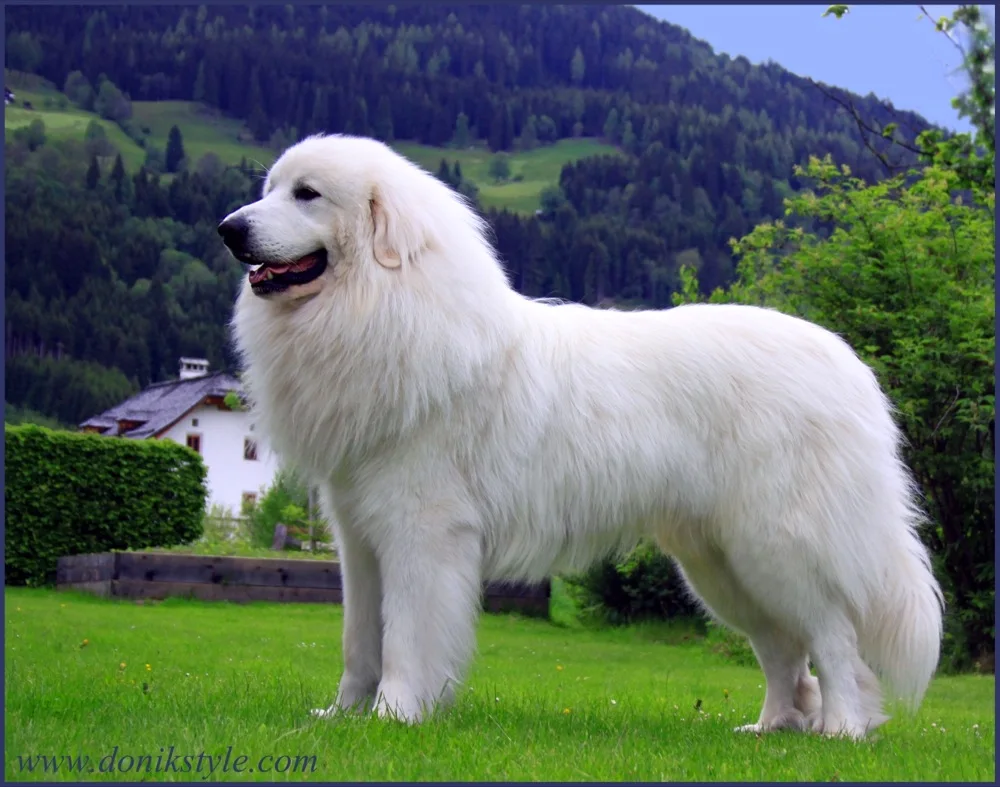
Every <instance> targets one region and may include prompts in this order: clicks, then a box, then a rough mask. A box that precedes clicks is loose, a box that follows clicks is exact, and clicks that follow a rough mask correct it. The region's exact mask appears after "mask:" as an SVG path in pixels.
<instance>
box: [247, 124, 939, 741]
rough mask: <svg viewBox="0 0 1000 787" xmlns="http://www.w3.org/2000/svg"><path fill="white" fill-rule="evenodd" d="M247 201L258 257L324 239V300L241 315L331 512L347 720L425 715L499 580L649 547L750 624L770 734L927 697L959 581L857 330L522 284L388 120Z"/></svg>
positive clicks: (299, 462) (262, 407)
mask: <svg viewBox="0 0 1000 787" xmlns="http://www.w3.org/2000/svg"><path fill="white" fill-rule="evenodd" d="M301 182H305V183H308V184H309V185H310V187H312V188H314V189H315V190H316V191H318V192H320V194H321V195H322V196H321V198H319V199H315V200H313V201H312V202H304V203H303V202H299V201H296V200H295V199H294V197H293V189H294V188H295V186H296V184H298V183H301ZM237 214H238V215H239V216H241V217H243V218H246V219H248V220H249V222H250V235H249V248H250V250H251V252H252V253H255V254H257V255H258V257H259V258H263V259H276V260H278V259H294V258H296V257H298V256H301V255H305V254H308V253H310V252H312V251H314V250H316V249H317V248H320V247H322V248H325V249H326V250H327V251H328V255H329V261H330V265H329V268H328V270H327V271H326V272H325V273H324V274H323V275H322V276H321V277H320V278H319V279H318V280H317V281H316V282H314V283H312V284H310V285H307V286H305V287H303V288H300V290H301V291H297V290H295V289H293V290H292V291H289V292H286V293H283V294H281V295H278V296H275V297H272V298H261V297H256V296H254V295H253V294H252V293H251V291H250V289H249V286H245V287H244V289H243V291H242V292H241V294H240V296H239V299H238V303H237V306H236V311H235V317H234V328H235V335H236V338H237V342H238V346H239V348H240V350H241V352H242V355H243V358H244V361H245V367H246V377H245V379H246V382H247V384H248V390H249V393H250V396H251V399H252V401H253V404H254V406H255V409H256V414H257V418H258V419H259V423H260V426H261V428H262V430H263V432H264V433H265V434H266V435H267V437H268V438H269V440H270V441H271V444H272V446H273V447H274V448H275V449H276V450H277V452H278V453H279V454H280V455H281V456H282V457H284V459H285V460H287V461H289V462H291V463H293V464H294V465H295V466H297V467H298V468H300V469H301V470H302V471H304V472H305V473H307V474H308V475H309V476H310V477H311V478H312V479H313V480H315V482H317V483H318V484H320V485H321V486H322V488H323V490H324V495H323V497H324V500H325V505H326V507H327V510H328V512H329V514H330V517H331V520H333V521H335V522H336V525H335V530H336V537H337V543H338V546H339V552H340V560H341V564H342V569H343V573H344V583H345V584H344V604H345V626H344V655H345V669H344V674H343V678H342V681H341V684H340V689H339V691H338V694H337V698H336V702H335V704H334V705H333V706H332V707H331V710H330V712H333V711H335V710H337V709H343V708H348V707H355V706H359V705H360V704H362V703H363V704H365V705H366V706H370V705H371V703H372V702H374V705H375V708H376V709H377V710H378V712H379V713H380V714H383V715H386V714H390V715H398V716H400V717H402V718H404V719H406V720H408V721H418V720H420V719H421V718H423V717H424V716H425V715H426V713H427V712H428V711H429V710H431V709H432V708H433V707H434V706H435V705H436V704H438V703H439V702H442V701H446V700H448V699H449V698H450V697H451V695H452V693H453V691H454V688H455V686H456V684H457V683H458V682H459V681H460V680H461V678H462V674H463V671H464V669H465V668H466V666H467V663H468V662H469V660H470V658H471V656H472V653H473V649H474V643H475V621H476V616H477V612H478V609H479V600H480V588H481V582H482V581H483V580H484V579H499V578H504V579H520V580H540V579H542V578H544V577H546V576H548V575H550V574H551V573H552V572H556V571H566V570H575V569H581V568H583V567H585V566H587V565H588V564H590V563H591V562H592V561H594V560H595V559H597V558H599V557H601V556H603V555H606V554H608V553H610V552H613V551H616V550H627V549H629V548H630V547H632V546H633V545H634V544H635V543H636V542H637V540H638V539H640V538H641V537H650V538H652V539H654V540H655V541H656V542H657V543H658V544H659V545H660V546H661V547H662V548H663V549H664V550H665V551H666V552H667V553H669V554H671V555H672V556H674V557H675V558H676V559H677V560H678V562H679V563H680V565H681V566H682V567H683V570H684V573H685V576H686V578H687V580H688V582H689V584H690V585H691V587H692V589H693V591H694V592H695V593H696V594H697V595H698V596H699V597H700V598H701V599H702V600H703V602H704V603H705V605H706V607H707V608H708V609H709V610H710V611H711V612H712V613H713V614H714V615H715V616H717V617H718V618H719V619H720V620H722V621H724V622H725V623H727V624H729V625H730V626H732V627H733V628H736V629H738V630H741V631H743V632H745V633H746V634H747V635H748V636H749V637H750V639H751V642H752V643H753V647H754V650H755V652H756V653H757V656H758V658H759V660H760V663H761V666H762V668H763V670H764V672H765V675H766V678H767V692H766V698H765V701H764V707H763V710H762V712H761V715H760V719H759V721H758V723H757V724H756V725H751V726H750V727H749V728H748V729H752V730H769V729H774V728H778V727H793V728H798V729H813V730H819V731H823V732H825V733H827V734H847V735H850V736H853V737H860V736H863V735H864V734H865V733H866V731H867V730H869V729H871V728H873V727H875V726H877V725H878V724H880V723H882V722H883V721H885V719H886V718H887V716H885V715H884V714H883V711H882V697H881V690H880V687H879V682H878V679H877V678H876V675H878V676H880V677H882V678H884V679H886V681H887V683H888V684H889V686H891V688H892V689H893V691H894V692H895V694H896V696H898V697H901V698H903V699H905V700H908V701H909V702H910V704H911V705H912V706H914V707H915V706H916V705H917V704H918V703H919V702H920V700H921V698H922V695H923V693H924V691H925V689H926V687H927V685H928V682H929V680H930V679H931V676H932V674H933V673H934V670H935V668H936V665H937V660H938V655H939V644H940V636H941V594H940V590H939V587H938V585H937V583H936V582H935V580H934V578H933V576H932V574H931V571H930V569H929V562H928V556H927V553H926V551H925V549H924V547H923V546H922V545H921V543H920V541H919V540H918V538H917V535H916V533H915V528H916V526H917V525H918V524H919V522H920V512H919V510H918V508H917V507H916V505H915V503H914V491H913V488H912V485H911V481H910V477H909V475H908V473H907V470H906V468H905V467H904V465H903V464H902V462H901V460H900V458H899V445H900V433H899V431H898V429H897V427H896V426H895V425H894V423H893V419H892V417H891V413H890V405H889V402H888V401H887V400H886V398H885V397H884V396H883V394H882V392H881V391H880V389H879V386H878V384H877V382H876V380H875V377H874V375H873V374H872V372H871V371H870V370H869V369H868V367H867V366H865V365H864V364H863V363H862V362H861V361H860V360H859V359H858V358H857V356H856V355H855V354H854V353H853V352H852V351H851V349H850V348H849V347H848V346H847V345H846V344H845V343H844V342H843V341H841V339H839V338H838V337H837V336H835V335H834V334H832V333H830V332H828V331H826V330H824V329H822V328H819V327H817V326H816V325H813V324H811V323H808V322H805V321H803V320H800V319H796V318H793V317H790V316H786V315H783V314H780V313H777V312H775V311H770V310H765V309H759V308H752V307H747V306H708V305H694V306H683V307H680V308H674V309H670V310H667V311H646V312H620V311H611V310H594V309H589V308H585V307H583V306H579V305H558V304H553V303H548V302H539V301H532V300H528V299H526V298H524V297H522V296H521V295H519V294H517V293H516V292H514V291H513V290H512V289H511V288H510V286H509V285H508V282H507V279H506V277H505V274H504V272H503V270H502V268H501V265H500V264H499V263H498V261H497V259H496V257H495V255H494V252H493V251H492V249H491V247H490V245H489V243H488V242H487V241H486V239H485V236H484V227H483V223H482V222H481V220H480V219H479V218H478V217H477V216H476V215H475V214H474V213H473V212H472V211H471V210H469V208H468V207H467V206H466V205H465V203H464V202H463V201H462V200H461V198H460V197H458V196H457V195H456V194H455V193H454V192H452V191H451V190H450V189H448V188H447V187H446V186H444V185H443V184H441V183H440V182H439V181H437V180H436V179H435V178H434V177H432V176H431V175H429V174H428V173H426V172H424V171H423V170H421V169H419V168H418V167H416V166H414V165H412V164H410V163H409V162H407V161H406V160H405V159H403V158H401V157H399V156H398V155H396V154H395V153H393V152H392V151H391V150H390V149H389V148H387V147H386V146H384V145H382V144H381V143H379V142H376V141H373V140H369V139H361V138H351V137H345V136H326V137H313V138H309V139H307V140H305V141H303V142H301V143H299V144H297V145H295V146H294V147H292V148H290V149H289V150H288V151H286V152H285V154H284V155H283V156H282V157H281V158H280V160H279V161H278V162H277V163H276V164H275V165H274V167H273V169H272V170H271V172H270V173H269V176H268V179H267V182H266V184H265V196H264V197H263V198H262V199H261V200H260V201H258V202H255V203H253V204H251V205H247V206H245V207H243V208H241V209H240V210H239V211H237ZM237 214H234V215H237ZM810 660H811V661H812V662H813V664H814V666H815V668H816V671H817V673H818V679H817V677H813V676H812V675H811V674H810V671H809V661H810Z"/></svg>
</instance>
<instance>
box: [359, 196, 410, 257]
mask: <svg viewBox="0 0 1000 787" xmlns="http://www.w3.org/2000/svg"><path fill="white" fill-rule="evenodd" d="M368 206H369V208H370V210H371V215H372V226H373V228H374V237H373V243H374V247H373V252H374V254H375V261H376V262H378V264H379V265H381V266H382V267H383V268H398V267H400V266H401V265H402V264H403V258H404V257H406V256H408V255H409V253H410V243H409V242H408V241H409V240H410V239H409V238H408V237H407V235H408V233H407V232H406V231H405V226H404V220H403V219H402V218H401V217H400V216H399V215H398V214H397V213H396V211H395V210H394V209H393V206H392V205H391V204H389V203H388V201H387V200H386V199H385V198H384V197H383V196H382V195H381V194H380V193H379V192H375V193H373V194H372V196H371V198H370V199H369V200H368Z"/></svg>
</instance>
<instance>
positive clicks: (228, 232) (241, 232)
mask: <svg viewBox="0 0 1000 787" xmlns="http://www.w3.org/2000/svg"><path fill="white" fill-rule="evenodd" d="M218 229H219V235H221V236H222V242H223V243H225V244H226V246H228V247H229V250H230V251H231V252H232V253H233V254H235V255H237V256H239V255H241V254H246V250H247V235H248V234H249V230H250V224H249V223H248V222H247V220H246V219H244V218H242V217H235V218H231V219H226V220H225V221H224V222H222V223H221V224H220V225H219V228H218Z"/></svg>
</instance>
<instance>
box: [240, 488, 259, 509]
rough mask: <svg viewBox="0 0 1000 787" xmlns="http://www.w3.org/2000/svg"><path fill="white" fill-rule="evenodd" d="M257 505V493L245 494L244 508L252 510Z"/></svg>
mask: <svg viewBox="0 0 1000 787" xmlns="http://www.w3.org/2000/svg"><path fill="white" fill-rule="evenodd" d="M255 505H257V493H256V492H244V493H243V508H244V510H246V509H247V508H252V507H253V506H255Z"/></svg>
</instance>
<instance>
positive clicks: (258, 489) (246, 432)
mask: <svg viewBox="0 0 1000 787" xmlns="http://www.w3.org/2000/svg"><path fill="white" fill-rule="evenodd" d="M194 421H197V425H195V424H194ZM189 434H196V435H199V436H200V437H201V455H202V458H203V459H204V460H205V466H206V468H207V470H208V478H207V481H208V498H207V505H208V506H211V505H212V504H213V503H215V504H218V505H222V506H225V507H226V508H229V509H230V510H231V511H232V514H233V516H239V514H240V508H241V507H242V504H243V495H244V493H247V492H251V493H253V494H255V495H257V499H258V500H260V497H261V493H262V488H267V487H268V486H270V484H271V481H272V480H273V479H274V474H275V473H276V472H277V470H278V462H277V458H276V457H275V456H274V454H272V453H271V452H270V451H268V450H267V449H266V448H265V447H264V446H263V445H261V444H260V443H259V442H258V444H257V459H256V461H252V460H247V459H244V458H243V441H244V439H245V438H247V437H250V438H255V439H256V436H255V434H254V432H253V431H252V430H251V428H250V416H249V414H248V413H246V412H241V411H236V410H220V409H218V408H217V407H215V406H214V405H200V406H199V407H197V408H195V409H194V410H192V411H191V412H190V413H188V414H187V415H185V416H184V417H183V418H182V419H181V420H180V421H178V422H177V423H176V424H174V425H173V426H172V427H170V429H168V430H167V431H166V432H165V433H164V434H163V437H164V438H170V439H171V440H173V441H175V442H177V443H180V444H181V445H186V444H187V436H188V435H189Z"/></svg>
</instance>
